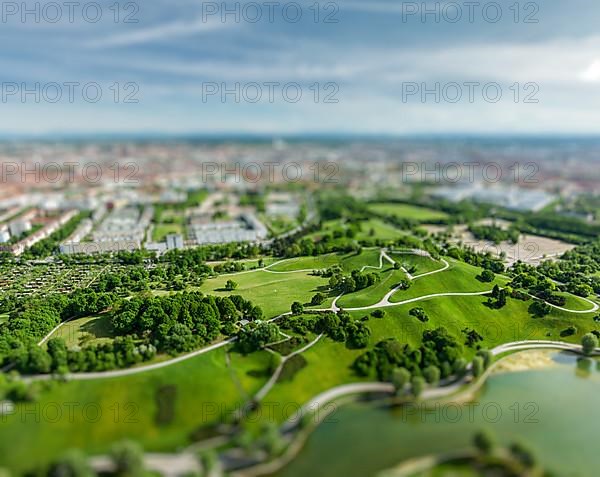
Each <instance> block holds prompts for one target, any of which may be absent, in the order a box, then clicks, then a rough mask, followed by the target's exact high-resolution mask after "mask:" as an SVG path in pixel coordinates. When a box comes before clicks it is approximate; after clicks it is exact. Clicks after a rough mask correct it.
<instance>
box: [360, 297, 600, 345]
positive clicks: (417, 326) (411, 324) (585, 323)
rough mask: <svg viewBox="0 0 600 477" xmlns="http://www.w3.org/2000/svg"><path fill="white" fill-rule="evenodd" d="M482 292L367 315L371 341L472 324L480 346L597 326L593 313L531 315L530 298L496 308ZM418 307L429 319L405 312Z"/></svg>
mask: <svg viewBox="0 0 600 477" xmlns="http://www.w3.org/2000/svg"><path fill="white" fill-rule="evenodd" d="M485 301H486V298H485V297H483V296H453V297H436V298H430V299H427V300H423V301H419V302H416V303H408V304H406V305H398V306H394V307H389V308H386V309H385V312H386V316H385V317H384V318H382V319H377V318H370V319H369V321H368V323H367V325H368V326H369V328H371V331H372V336H371V343H372V344H375V343H377V342H378V341H381V340H383V339H385V338H388V337H395V338H397V339H398V340H399V341H401V342H406V343H411V344H414V345H416V344H418V343H420V340H421V336H422V333H423V331H424V330H426V329H433V328H436V327H438V326H444V327H446V329H448V331H449V332H450V333H451V334H452V335H454V336H456V337H458V338H461V337H462V330H463V329H464V328H467V327H468V328H472V329H474V330H476V331H477V332H478V333H479V334H481V335H482V336H483V338H484V341H483V342H482V343H481V346H482V347H483V348H492V347H494V346H497V345H499V344H502V343H506V342H510V341H518V340H531V339H544V340H562V341H570V342H573V343H579V342H580V340H581V337H582V336H583V335H584V334H585V333H587V332H589V331H591V330H593V329H597V326H596V324H595V323H594V321H593V320H592V317H593V316H594V313H590V314H574V313H568V312H564V311H561V310H557V309H553V310H552V311H551V313H550V314H549V315H548V316H546V317H544V318H532V317H531V315H530V314H529V312H528V311H527V309H528V307H529V305H530V304H531V301H528V302H523V301H519V300H514V299H509V300H508V302H507V304H506V306H505V307H504V308H502V309H500V310H495V309H491V308H489V307H487V306H485V305H484V303H485ZM415 306H419V307H422V308H423V309H424V310H425V312H426V314H427V316H428V317H429V321H428V322H426V323H421V322H420V321H419V320H418V319H416V318H415V317H412V316H410V315H409V314H408V312H409V311H410V309H411V308H413V307H415ZM366 314H368V312H367V311H363V312H360V311H357V312H351V315H352V316H353V317H355V318H361V317H362V316H364V315H366ZM571 325H574V326H575V327H576V328H577V333H576V334H575V335H573V336H571V337H568V338H561V337H560V332H561V331H562V330H563V329H565V328H567V327H568V326H571ZM473 353H474V350H473Z"/></svg>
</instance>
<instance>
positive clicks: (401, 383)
mask: <svg viewBox="0 0 600 477" xmlns="http://www.w3.org/2000/svg"><path fill="white" fill-rule="evenodd" d="M409 382H410V372H409V371H408V370H407V369H406V368H396V369H394V371H392V384H393V385H394V388H395V389H396V392H400V391H402V390H403V389H404V387H405V386H406V385H407V384H408V383H409Z"/></svg>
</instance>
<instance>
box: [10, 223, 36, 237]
mask: <svg viewBox="0 0 600 477" xmlns="http://www.w3.org/2000/svg"><path fill="white" fill-rule="evenodd" d="M8 228H9V229H10V234H11V235H12V236H13V237H20V236H21V235H23V234H24V233H25V232H29V231H30V230H31V222H30V221H29V220H15V221H13V222H11V223H10V224H8Z"/></svg>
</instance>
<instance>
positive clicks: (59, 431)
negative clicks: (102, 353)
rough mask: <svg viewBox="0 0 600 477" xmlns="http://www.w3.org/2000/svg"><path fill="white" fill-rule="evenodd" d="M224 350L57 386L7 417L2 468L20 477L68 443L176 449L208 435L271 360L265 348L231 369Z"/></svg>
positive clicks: (0, 441) (94, 448) (94, 449)
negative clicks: (118, 442) (123, 374)
mask: <svg viewBox="0 0 600 477" xmlns="http://www.w3.org/2000/svg"><path fill="white" fill-rule="evenodd" d="M225 354H226V351H225V349H224V348H220V349H218V350H215V351H213V352H210V353H207V354H205V355H201V356H197V357H195V358H191V359H189V360H187V361H184V362H181V363H178V364H175V365H172V366H169V367H167V368H163V369H159V370H155V371H149V372H145V373H141V374H137V375H134V376H127V377H123V378H111V379H100V380H94V381H71V382H67V383H53V384H52V386H51V389H49V390H47V391H44V392H43V393H42V394H41V396H40V398H39V399H38V400H37V402H36V403H33V404H23V405H19V406H17V409H16V412H15V413H14V414H12V415H10V416H4V417H2V425H0V453H1V455H2V466H4V467H7V468H9V469H10V470H12V471H13V472H14V473H15V474H17V473H18V474H21V473H23V472H24V471H25V470H28V469H31V468H32V467H34V466H36V465H41V464H44V463H47V462H48V461H50V460H51V459H53V458H55V457H57V456H59V455H61V454H62V453H63V452H64V451H65V450H67V449H69V448H83V449H85V451H86V452H88V453H90V454H98V453H105V452H106V451H107V450H108V449H109V448H110V445H111V444H112V443H113V442H115V441H116V440H119V439H124V438H131V439H135V440H137V441H139V442H140V443H141V444H142V445H143V446H144V447H145V448H146V449H147V450H148V451H175V450H177V449H181V448H182V447H184V446H186V445H188V444H189V443H190V442H191V435H192V433H194V432H196V431H199V430H200V429H202V428H204V430H203V431H202V432H200V434H198V437H202V436H203V435H204V437H206V428H207V426H209V425H211V424H214V423H216V422H218V421H219V420H220V417H219V416H220V415H231V413H233V412H234V411H235V410H236V409H237V407H239V406H240V405H241V404H243V403H244V402H245V397H246V396H247V395H249V394H250V395H252V394H254V393H255V392H256V391H258V389H260V387H261V386H262V385H263V384H264V382H266V377H265V376H266V374H267V373H266V367H267V366H269V363H270V360H271V357H270V355H269V354H268V353H267V352H259V353H254V354H252V355H249V356H246V357H244V356H240V355H237V354H232V357H233V358H232V360H231V363H232V364H231V366H232V368H231V369H229V368H228V367H227V364H226V359H225ZM233 376H238V378H239V379H234V378H233ZM161 395H162V396H163V398H162V399H161V398H160V396H161ZM159 402H161V403H162V404H161V405H160V406H159ZM69 409H72V412H69ZM34 451H35V452H34Z"/></svg>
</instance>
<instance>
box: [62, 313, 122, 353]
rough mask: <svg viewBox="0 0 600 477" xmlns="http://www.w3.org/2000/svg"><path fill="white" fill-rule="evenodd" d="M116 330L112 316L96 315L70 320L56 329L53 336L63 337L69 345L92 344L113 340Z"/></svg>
mask: <svg viewBox="0 0 600 477" xmlns="http://www.w3.org/2000/svg"><path fill="white" fill-rule="evenodd" d="M113 337H114V332H113V329H112V326H111V323H110V316H109V315H108V314H104V315H94V316H86V317H83V318H77V319H76V320H72V321H69V322H67V323H65V324H64V325H62V326H61V327H60V328H59V329H58V330H56V331H55V332H54V333H53V334H52V336H51V338H62V339H64V340H65V343H66V344H67V346H68V347H73V346H78V345H82V344H85V345H90V344H95V343H102V342H106V341H110V340H112V338H113Z"/></svg>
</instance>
